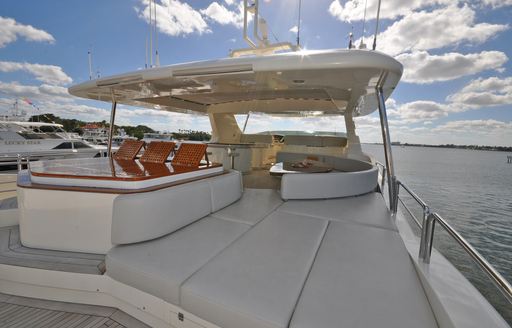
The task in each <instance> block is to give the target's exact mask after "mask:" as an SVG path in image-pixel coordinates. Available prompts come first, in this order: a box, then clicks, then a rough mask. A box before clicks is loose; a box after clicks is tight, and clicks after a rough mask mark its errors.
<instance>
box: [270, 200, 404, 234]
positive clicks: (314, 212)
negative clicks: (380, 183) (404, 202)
mask: <svg viewBox="0 0 512 328" xmlns="http://www.w3.org/2000/svg"><path fill="white" fill-rule="evenodd" d="M278 211H282V212H287V213H297V214H303V215H310V216H313V217H318V218H323V219H329V220H335V221H345V222H353V223H358V224H363V225H369V226H374V227H378V228H382V229H388V230H393V231H398V229H397V227H396V225H395V223H394V222H393V220H392V218H391V213H390V212H389V210H388V208H387V207H386V203H385V200H384V198H383V197H382V195H381V194H379V193H376V192H371V193H368V194H365V195H362V196H356V197H346V198H335V199H325V200H324V199H322V200H306V201H304V200H302V201H294V200H290V201H287V202H285V203H284V204H283V205H281V206H280V207H279V208H278Z"/></svg>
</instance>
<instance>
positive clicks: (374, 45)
mask: <svg viewBox="0 0 512 328" xmlns="http://www.w3.org/2000/svg"><path fill="white" fill-rule="evenodd" d="M380 2H381V0H379V5H378V7H377V22H376V23H375V34H374V36H373V48H372V49H373V50H375V49H376V48H377V33H378V32H379V18H380Z"/></svg>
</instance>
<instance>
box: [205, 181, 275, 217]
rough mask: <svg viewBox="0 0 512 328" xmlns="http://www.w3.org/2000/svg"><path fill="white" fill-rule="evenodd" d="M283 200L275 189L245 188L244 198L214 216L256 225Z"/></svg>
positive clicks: (213, 214)
mask: <svg viewBox="0 0 512 328" xmlns="http://www.w3.org/2000/svg"><path fill="white" fill-rule="evenodd" d="M282 203H283V201H282V200H281V196H279V193H278V192H277V191H276V190H273V189H245V190H244V192H243V194H242V198H240V200H238V201H237V202H235V203H233V204H231V205H229V206H228V207H225V208H224V209H222V210H220V211H217V212H214V213H212V216H214V217H218V218H221V219H224V220H230V221H236V222H242V223H246V224H250V225H254V224H256V223H258V222H260V221H261V220H262V219H263V218H264V217H266V216H267V215H269V214H270V213H271V212H273V211H274V210H275V209H276V208H277V207H278V206H279V205H281V204H282Z"/></svg>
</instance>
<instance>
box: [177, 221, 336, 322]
mask: <svg viewBox="0 0 512 328" xmlns="http://www.w3.org/2000/svg"><path fill="white" fill-rule="evenodd" d="M326 227H327V221H326V220H321V219H315V218H311V217H306V216H300V215H292V214H288V213H283V212H281V213H278V212H275V213H272V214H271V215H270V216H268V217H266V218H265V219H263V220H262V221H261V222H260V223H258V224H257V225H255V226H254V227H253V228H251V229H250V230H249V231H248V232H247V233H245V234H244V235H243V236H242V237H240V238H239V239H238V240H236V241H235V242H234V243H233V244H231V245H230V246H229V247H227V248H226V249H225V250H224V251H222V252H221V253H220V254H219V255H217V256H216V257H215V258H213V259H212V260H211V261H210V262H208V263H207V264H206V265H205V266H204V267H202V268H201V269H200V270H199V271H198V272H196V273H195V274H194V275H192V276H191V277H190V278H189V279H188V280H187V281H186V282H185V283H184V284H183V286H182V287H181V306H182V307H183V308H184V309H185V310H186V311H189V312H191V313H193V314H194V315H197V316H199V317H202V318H203V319H205V320H207V321H210V322H212V323H214V324H216V325H218V326H220V327H223V328H234V327H237V328H238V327H244V328H255V327H283V328H284V327H288V323H289V320H290V318H291V315H292V312H293V309H294V308H295V304H296V302H297V299H298V297H299V295H300V292H301V290H302V287H303V284H304V282H305V280H306V277H307V275H308V272H309V270H310V268H311V265H312V263H313V260H314V258H315V254H316V252H317V250H318V247H319V244H320V242H321V240H322V237H323V235H324V232H325V229H326Z"/></svg>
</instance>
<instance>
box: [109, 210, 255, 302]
mask: <svg viewBox="0 0 512 328" xmlns="http://www.w3.org/2000/svg"><path fill="white" fill-rule="evenodd" d="M247 229H249V226H248V225H246V224H242V223H236V222H230V221H225V220H221V219H217V218H213V217H206V218H204V219H201V220H199V221H197V222H194V223H193V224H191V225H189V226H187V227H185V228H183V229H181V230H178V231H176V232H174V233H173V234H170V235H167V236H164V237H161V238H159V239H154V240H151V241H147V242H144V243H139V244H131V245H123V246H117V247H114V248H112V249H111V250H110V251H109V252H108V254H107V257H106V266H107V272H106V273H107V275H109V276H110V277H112V278H114V279H115V280H118V281H120V282H122V283H125V284H127V285H130V286H133V287H135V288H137V289H140V290H142V291H145V292H147V293H149V294H152V295H154V296H157V297H160V298H162V299H164V300H166V301H168V302H170V303H173V304H179V289H180V285H181V284H182V283H183V282H184V281H185V280H186V279H187V278H188V277H189V276H190V275H192V273H194V272H195V271H196V270H198V269H199V268H200V267H201V266H202V265H204V264H205V263H206V262H207V261H208V260H210V259H211V258H212V257H214V256H215V255H216V254H217V253H219V252H220V251H221V250H222V249H224V248H225V247H226V246H227V245H229V244H230V243H231V242H233V240H235V239H236V238H238V237H239V236H240V235H242V234H243V233H244V232H245V231H246V230H247Z"/></svg>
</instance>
